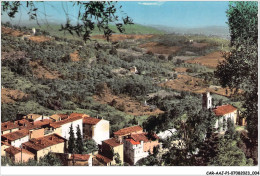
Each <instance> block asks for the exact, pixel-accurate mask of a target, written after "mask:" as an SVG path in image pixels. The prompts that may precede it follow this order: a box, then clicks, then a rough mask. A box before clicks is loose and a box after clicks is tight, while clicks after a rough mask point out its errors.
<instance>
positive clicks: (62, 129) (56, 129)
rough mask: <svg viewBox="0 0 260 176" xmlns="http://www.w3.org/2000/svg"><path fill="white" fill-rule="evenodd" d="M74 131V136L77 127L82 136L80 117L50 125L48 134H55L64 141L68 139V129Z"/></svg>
mask: <svg viewBox="0 0 260 176" xmlns="http://www.w3.org/2000/svg"><path fill="white" fill-rule="evenodd" d="M71 125H72V128H73V130H74V134H75V136H77V135H76V133H77V127H78V126H79V128H80V131H81V134H83V119H82V117H81V116H74V117H69V118H67V119H64V120H61V121H58V122H53V123H51V124H50V125H49V126H50V130H49V133H57V134H59V135H61V136H62V137H63V138H65V139H67V140H68V139H69V137H70V135H69V132H70V127H71Z"/></svg>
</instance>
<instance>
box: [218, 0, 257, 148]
mask: <svg viewBox="0 0 260 176" xmlns="http://www.w3.org/2000/svg"><path fill="white" fill-rule="evenodd" d="M257 15H258V3H257V2H252V1H248V2H246V1H237V2H231V3H230V4H229V9H228V10H227V17H228V25H229V29H230V36H231V41H230V44H231V47H232V48H231V51H230V52H229V53H226V54H224V57H225V60H224V61H223V62H222V63H221V64H219V65H218V67H217V70H216V72H215V75H216V76H217V77H218V78H219V80H220V83H221V84H222V86H224V87H226V86H228V87H230V88H231V89H235V90H238V89H243V91H244V93H243V97H244V103H243V107H244V108H245V112H244V115H245V117H246V120H247V130H248V133H249V137H250V138H251V140H252V141H254V143H255V145H256V146H257V145H258V142H257V139H258V125H257V124H258V106H257V104H258V100H257V98H258V95H257V90H258V65H257V64H258V53H257V52H258V16H257Z"/></svg>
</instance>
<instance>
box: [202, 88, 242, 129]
mask: <svg viewBox="0 0 260 176" xmlns="http://www.w3.org/2000/svg"><path fill="white" fill-rule="evenodd" d="M202 107H203V109H212V110H213V112H214V113H215V115H216V116H217V117H218V119H217V120H216V123H215V128H216V129H217V131H219V132H223V131H226V130H227V121H228V119H230V120H231V122H233V124H234V125H235V124H237V119H238V111H237V108H235V107H234V106H232V105H230V104H227V105H222V106H217V107H214V108H213V106H212V97H211V95H210V93H209V92H207V93H204V94H203V95H202Z"/></svg>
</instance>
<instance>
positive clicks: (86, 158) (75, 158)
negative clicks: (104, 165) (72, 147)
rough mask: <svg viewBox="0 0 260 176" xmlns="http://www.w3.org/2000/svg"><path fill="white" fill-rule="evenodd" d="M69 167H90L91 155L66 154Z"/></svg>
mask: <svg viewBox="0 0 260 176" xmlns="http://www.w3.org/2000/svg"><path fill="white" fill-rule="evenodd" d="M68 155H69V156H68V165H69V166H92V155H89V154H68Z"/></svg>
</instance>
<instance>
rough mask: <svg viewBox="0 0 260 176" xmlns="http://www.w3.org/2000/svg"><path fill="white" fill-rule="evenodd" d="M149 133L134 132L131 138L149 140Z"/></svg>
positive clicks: (137, 140)
mask: <svg viewBox="0 0 260 176" xmlns="http://www.w3.org/2000/svg"><path fill="white" fill-rule="evenodd" d="M146 134H147V133H141V134H132V135H131V136H130V138H132V139H133V140H134V141H136V142H140V141H144V142H148V141H149V139H148V138H147V136H146Z"/></svg>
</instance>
